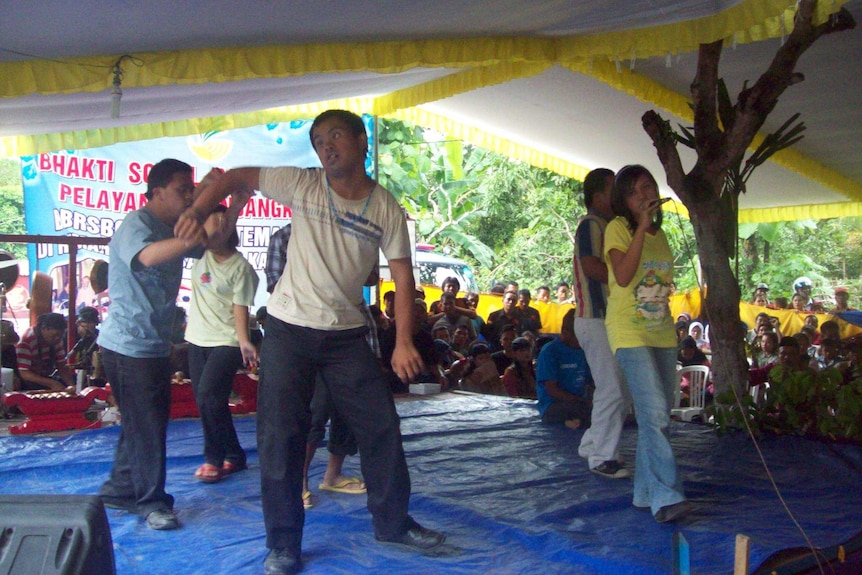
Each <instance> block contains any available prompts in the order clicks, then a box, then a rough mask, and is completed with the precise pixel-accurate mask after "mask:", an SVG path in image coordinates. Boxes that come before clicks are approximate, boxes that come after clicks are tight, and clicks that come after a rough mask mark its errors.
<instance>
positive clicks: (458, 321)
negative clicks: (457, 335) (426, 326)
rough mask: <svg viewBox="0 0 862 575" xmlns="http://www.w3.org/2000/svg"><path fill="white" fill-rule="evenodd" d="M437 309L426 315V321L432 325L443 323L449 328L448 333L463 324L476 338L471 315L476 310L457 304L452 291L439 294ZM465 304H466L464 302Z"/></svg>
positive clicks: (474, 313) (473, 337)
mask: <svg viewBox="0 0 862 575" xmlns="http://www.w3.org/2000/svg"><path fill="white" fill-rule="evenodd" d="M438 303H439V305H438V306H437V309H438V310H439V312H438V313H436V314H433V315H429V316H428V319H427V321H428V323H430V324H431V325H433V326H435V327H436V326H438V325H444V326H446V327H447V328H448V329H449V333H450V335H451V333H452V332H453V331H455V328H456V327H458V326H461V325H463V326H465V327H467V328H468V329H469V330H470V337H471V338H472V339H475V338H476V332H475V331H474V327H473V322H472V321H471V316H474V315H476V311H475V310H473V309H470V308H463V307H460V306H458V305H457V302H456V298H455V294H453V293H452V292H443V293H442V294H440V301H439V302H438ZM465 305H466V304H465Z"/></svg>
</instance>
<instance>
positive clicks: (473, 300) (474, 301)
mask: <svg viewBox="0 0 862 575" xmlns="http://www.w3.org/2000/svg"><path fill="white" fill-rule="evenodd" d="M464 301H466V302H467V307H468V308H470V309H472V310H473V311H474V312H475V311H476V310H477V309H478V308H479V294H477V293H476V292H474V291H470V292H467V295H466V296H465V297H464ZM470 321H472V322H473V332H474V333H475V334H476V339H479V340H482V341H486V340H485V336H484V335H483V334H484V333H485V318H483V317H482V316H481V315H479V313H478V312H476V317H474V318H472V319H471V320H470Z"/></svg>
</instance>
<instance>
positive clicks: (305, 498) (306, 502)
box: [302, 491, 314, 509]
mask: <svg viewBox="0 0 862 575" xmlns="http://www.w3.org/2000/svg"><path fill="white" fill-rule="evenodd" d="M302 506H303V507H304V508H305V509H311V508H312V507H314V502H313V501H312V500H311V491H306V492H305V493H303V494H302Z"/></svg>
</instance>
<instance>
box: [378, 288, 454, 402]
mask: <svg viewBox="0 0 862 575" xmlns="http://www.w3.org/2000/svg"><path fill="white" fill-rule="evenodd" d="M425 310H426V308H425V300H423V299H421V298H416V300H415V302H414V305H413V314H414V319H413V345H414V346H415V347H416V351H418V352H419V355H420V356H422V361H423V363H424V368H423V370H422V371H421V373H420V374H419V375H418V376H417V377H416V382H417V383H441V384H442V383H443V382H441V381H440V378H441V374H439V373H435V372H436V371H437V369H436V365H437V355H436V349H435V347H434V338H432V337H431V332H430V331H429V330H428V329H422V326H426V327H427V324H426V323H425V317H426V316H427V312H426V311H425ZM396 321H397V320H396ZM379 335H380V363H381V367H382V368H383V373H384V374H386V377H387V378H388V380H389V385H390V388H391V389H392V393H406V392H407V390H408V387H407V384H405V383H404V382H403V381H402V380H401V378H400V377H398V375H396V373H395V372H394V371H393V370H392V354H393V352H394V351H395V330H394V329H389V330H386V332H384V333H382V334H379Z"/></svg>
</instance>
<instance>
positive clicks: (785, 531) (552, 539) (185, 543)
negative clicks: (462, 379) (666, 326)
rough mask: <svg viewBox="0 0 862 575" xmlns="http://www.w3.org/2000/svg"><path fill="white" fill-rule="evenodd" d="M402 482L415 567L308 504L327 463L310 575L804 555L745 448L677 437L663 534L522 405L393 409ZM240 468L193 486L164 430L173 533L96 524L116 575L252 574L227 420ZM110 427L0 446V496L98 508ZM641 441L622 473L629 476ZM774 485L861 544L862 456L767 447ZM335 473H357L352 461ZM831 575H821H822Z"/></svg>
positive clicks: (179, 428) (559, 570) (181, 448)
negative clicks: (175, 521) (685, 501)
mask: <svg viewBox="0 0 862 575" xmlns="http://www.w3.org/2000/svg"><path fill="white" fill-rule="evenodd" d="M398 411H399V413H400V414H401V417H402V424H401V428H402V433H403V435H404V447H405V450H406V452H407V461H408V465H409V467H410V472H411V478H412V482H413V495H412V498H411V514H412V515H413V516H414V517H415V518H416V519H417V520H418V521H419V522H420V523H422V524H424V525H427V526H428V527H432V528H434V529H440V530H443V531H445V532H446V533H447V534H448V536H449V538H448V540H447V542H446V543H445V544H444V545H443V546H442V548H439V549H438V550H435V551H434V552H431V553H429V554H426V555H420V554H414V553H410V552H404V551H401V550H399V549H397V548H392V547H388V546H382V545H379V544H377V543H376V542H375V541H374V537H373V534H372V529H371V518H370V515H369V513H368V511H367V510H366V508H365V496H362V495H346V494H338V493H328V492H320V491H318V490H316V489H314V487H316V486H317V484H318V483H320V480H321V477H322V475H323V471H324V468H325V463H326V451H325V449H323V448H321V449H320V450H318V453H317V456H316V458H315V461H314V465H313V467H312V473H311V485H312V488H313V491H314V492H315V497H316V505H315V507H314V508H313V509H311V510H310V511H308V512H307V513H306V524H305V535H304V544H303V559H304V562H305V571H304V573H308V574H333V573H335V574H339V573H344V574H347V573H350V574H377V573H411V574H430V573H433V574H435V575H437V574H443V573H446V574H449V573H453V574H476V573H493V574H521V573H530V574H533V573H536V572H540V573H542V574H543V575H545V574H548V575H550V574H566V575H571V574H614V573H620V574H644V575H652V574H667V573H672V570H673V569H672V566H673V554H672V546H671V541H672V538H673V535H674V532H675V531H677V530H678V531H679V532H680V533H681V534H682V535H684V536H685V538H686V539H687V540H688V542H689V545H690V555H691V573H693V574H696V575H709V574H729V573H732V572H733V557H734V545H735V538H736V535H737V534H738V533H743V534H745V535H747V536H749V537H750V538H751V543H752V547H751V570H752V571H753V570H754V569H755V568H756V567H757V566H758V565H760V564H761V563H762V562H763V561H764V560H765V559H766V558H767V557H769V556H770V555H772V554H773V553H775V552H777V551H779V550H782V549H786V548H789V547H804V546H806V545H807V543H806V541H805V539H804V537H803V535H802V534H801V533H800V531H799V529H798V528H797V527H796V526H795V525H794V522H793V520H792V519H791V518H790V517H789V516H788V514H787V511H786V510H785V509H784V507H783V505H782V503H781V501H780V499H779V497H778V496H777V494H776V492H775V491H774V489H773V487H772V485H771V483H770V481H769V479H768V477H767V474H766V472H765V470H764V466H763V464H762V463H761V461H760V458H759V456H758V454H757V451H756V449H755V446H754V444H753V443H752V441H750V440H749V439H746V438H745V437H743V436H742V435H740V434H737V435H733V436H724V437H717V436H716V434H715V432H714V431H713V430H712V429H710V428H708V427H706V426H702V425H696V424H684V423H674V424H673V426H672V431H671V439H672V443H673V447H674V451H675V453H676V454H677V460H678V464H679V467H680V470H681V472H682V474H683V478H684V483H685V490H686V493H687V495H688V496H689V498H690V499H691V500H692V502H694V503H695V504H696V506H697V508H696V511H695V512H694V513H693V514H692V515H691V516H689V517H687V518H686V519H685V520H683V521H682V522H680V523H678V524H677V525H675V526H674V525H660V524H658V523H656V522H655V521H654V520H653V518H652V517H651V515H650V514H649V513H648V512H647V511H643V510H639V509H636V508H634V507H632V504H631V491H632V485H631V480H630V479H625V480H610V479H605V478H602V477H599V476H597V475H595V474H592V473H590V472H589V471H588V469H587V465H586V462H585V461H584V460H582V459H580V458H579V457H578V455H577V446H578V442H579V441H580V438H581V434H582V433H581V432H580V431H571V430H568V429H566V428H564V427H562V426H559V427H550V426H545V425H542V424H541V423H540V422H539V421H538V417H537V415H536V410H535V406H534V404H533V403H532V402H529V401H521V400H510V399H506V398H497V397H488V396H471V395H453V394H445V395H441V396H435V397H430V398H427V399H424V400H421V401H399V403H398ZM235 423H236V426H237V429H238V431H239V436H240V441H241V442H242V444H243V446H244V447H245V448H246V450H247V452H248V454H249V464H250V469H249V470H248V471H245V472H242V473H238V474H236V475H234V476H231V477H228V478H226V479H225V480H224V481H222V482H220V483H217V484H213V485H205V484H202V483H200V482H199V481H196V480H195V479H194V477H193V472H194V470H195V469H196V467H197V466H198V465H199V464H200V463H201V455H200V453H201V449H202V437H201V428H200V423H199V422H198V421H197V420H175V421H172V422H171V424H170V427H169V430H168V480H167V484H168V490H169V492H171V493H172V494H173V495H174V496H175V497H176V509H177V511H178V514H179V517H180V520H181V522H182V524H183V527H182V529H180V530H178V531H174V532H156V531H151V530H149V529H147V527H146V526H145V525H144V523H143V521H141V520H140V519H139V518H137V517H136V516H133V515H128V514H125V513H122V512H119V511H114V510H108V518H109V521H110V525H111V535H112V537H113V542H114V552H115V557H116V566H117V573H119V574H121V575H158V574H200V575H214V574H227V573H231V574H258V573H262V572H263V567H262V562H263V558H264V555H265V553H266V549H265V548H264V540H265V538H264V530H263V515H262V510H261V503H260V484H259V465H258V456H257V451H256V447H255V420H254V417H253V416H240V417H237V418H235ZM118 433H119V427H116V426H114V427H106V428H102V429H96V430H87V431H78V432H75V433H70V434H67V435H63V436H4V437H0V493H3V494H48V493H50V494H76V495H79V494H94V493H96V492H97V490H98V488H99V485H100V484H101V483H102V482H103V481H104V480H105V478H106V477H107V475H108V472H109V470H110V465H111V460H112V456H113V449H114V446H115V444H116V441H117V437H118ZM636 437H637V428H636V427H635V426H631V427H626V429H625V430H624V437H623V457H624V458H625V459H626V460H627V461H628V464H629V465H633V460H634V447H635V441H636ZM760 446H761V449H762V451H763V455H764V458H765V460H766V463H767V465H768V468H769V470H770V471H771V473H772V475H773V476H774V479H775V482H776V484H777V485H778V488H779V489H780V492H781V495H782V496H783V498H784V499H785V501H786V503H787V506H788V507H789V509H790V510H791V511H792V512H793V514H794V516H795V518H796V520H797V521H798V522H799V524H800V525H801V526H802V528H803V529H804V531H805V533H806V534H807V536H808V537H809V538H810V540H811V543H812V544H813V545H814V546H816V547H826V546H831V545H835V544H837V543H842V542H844V541H847V540H849V539H851V538H852V537H854V536H855V535H857V534H858V533H859V532H860V531H862V489H860V487H862V449H860V448H859V447H858V446H852V445H836V444H826V443H822V442H817V441H809V440H805V439H800V438H792V437H780V438H770V439H766V440H764V441H762V442H761V444H760ZM345 472H346V474H356V473H358V459H357V458H348V461H347V465H346V467H345ZM827 572H828V569H827Z"/></svg>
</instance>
